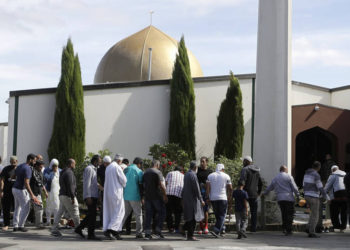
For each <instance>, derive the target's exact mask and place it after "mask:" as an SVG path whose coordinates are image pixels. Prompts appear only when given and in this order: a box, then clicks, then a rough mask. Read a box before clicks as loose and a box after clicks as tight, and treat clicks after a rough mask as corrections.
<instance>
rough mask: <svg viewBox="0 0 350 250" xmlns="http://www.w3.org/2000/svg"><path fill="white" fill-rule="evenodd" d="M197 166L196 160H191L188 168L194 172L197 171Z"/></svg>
mask: <svg viewBox="0 0 350 250" xmlns="http://www.w3.org/2000/svg"><path fill="white" fill-rule="evenodd" d="M197 168H198V166H197V162H196V161H191V162H190V169H191V170H192V171H194V172H196V171H197Z"/></svg>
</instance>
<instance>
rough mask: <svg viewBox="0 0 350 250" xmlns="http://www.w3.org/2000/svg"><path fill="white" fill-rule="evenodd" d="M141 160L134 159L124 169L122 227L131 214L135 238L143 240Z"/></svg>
mask: <svg viewBox="0 0 350 250" xmlns="http://www.w3.org/2000/svg"><path fill="white" fill-rule="evenodd" d="M141 168H142V159H141V158H140V157H136V158H135V159H134V162H133V164H131V165H130V166H128V167H127V168H125V169H124V174H125V176H126V179H127V182H126V186H125V188H124V203H125V215H124V218H123V223H122V224H123V225H124V223H125V221H126V220H127V218H128V217H129V215H130V214H131V213H132V212H133V213H134V215H135V219H136V238H143V235H142V203H141V198H142V197H141V194H142V190H143V186H142V185H143V183H142V180H143V172H142V170H141Z"/></svg>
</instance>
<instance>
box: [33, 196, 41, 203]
mask: <svg viewBox="0 0 350 250" xmlns="http://www.w3.org/2000/svg"><path fill="white" fill-rule="evenodd" d="M32 200H33V202H34V203H35V204H37V205H41V203H40V201H39V200H38V198H36V197H35V196H33V197H32Z"/></svg>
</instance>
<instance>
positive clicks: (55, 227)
mask: <svg viewBox="0 0 350 250" xmlns="http://www.w3.org/2000/svg"><path fill="white" fill-rule="evenodd" d="M62 197H63V196H60V208H59V209H58V212H57V214H56V215H55V217H54V219H53V224H52V226H51V232H56V231H57V230H58V224H59V222H60V220H61V218H62V215H63V213H64V211H65V208H64V202H63V201H62Z"/></svg>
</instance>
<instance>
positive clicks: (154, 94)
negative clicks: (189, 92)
mask: <svg viewBox="0 0 350 250" xmlns="http://www.w3.org/2000/svg"><path fill="white" fill-rule="evenodd" d="M240 83H241V89H242V95H243V106H244V124H245V132H246V133H245V138H244V146H243V154H251V126H252V125H251V123H252V121H251V114H252V98H251V97H252V79H242V80H240ZM228 84H229V81H228V80H218V81H207V82H206V81H205V80H203V82H196V83H195V94H196V138H197V142H196V144H197V149H196V150H197V155H198V157H200V156H202V155H207V156H210V157H212V156H213V151H214V145H215V140H216V122H217V115H218V112H219V108H220V105H221V102H222V101H223V99H224V98H225V95H226V91H227V87H228ZM169 92H170V91H169V86H168V85H156V86H144V87H126V88H109V89H99V90H86V91H84V108H85V119H86V152H97V151H98V150H101V149H109V150H110V151H112V152H113V153H121V154H123V155H124V156H125V157H127V158H129V160H132V159H133V158H134V157H135V156H141V157H147V154H148V149H149V147H150V146H151V145H153V144H155V143H166V142H167V141H168V121H169V94H170V93H169ZM14 106H15V97H11V98H10V100H9V131H8V137H9V140H8V143H7V145H8V149H9V151H8V155H11V154H12V148H13V127H14V122H13V121H14ZM54 112H55V95H54V94H53V93H52V94H35V95H24V96H19V110H18V136H17V156H18V158H19V162H23V161H24V160H25V157H26V155H27V154H28V153H31V152H33V153H35V154H42V155H43V156H44V158H45V159H46V163H48V157H47V147H48V144H49V140H50V137H51V133H52V127H53V122H54Z"/></svg>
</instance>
